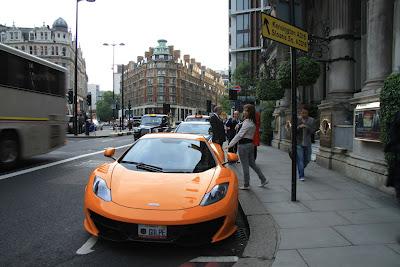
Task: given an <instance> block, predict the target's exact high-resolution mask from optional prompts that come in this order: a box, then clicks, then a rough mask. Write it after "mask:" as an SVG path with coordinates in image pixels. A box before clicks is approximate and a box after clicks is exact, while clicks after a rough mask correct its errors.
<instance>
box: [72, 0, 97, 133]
mask: <svg viewBox="0 0 400 267" xmlns="http://www.w3.org/2000/svg"><path fill="white" fill-rule="evenodd" d="M80 1H83V0H76V17H75V19H76V21H75V27H76V28H75V85H74V135H78V6H79V5H78V4H79V2H80ZM86 1H87V2H95V1H96V0H86Z"/></svg>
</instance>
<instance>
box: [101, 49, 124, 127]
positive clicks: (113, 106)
mask: <svg viewBox="0 0 400 267" xmlns="http://www.w3.org/2000/svg"><path fill="white" fill-rule="evenodd" d="M103 45H104V46H112V48H113V49H112V52H113V53H112V55H113V63H112V72H113V76H112V87H113V88H112V89H113V90H112V92H113V95H112V96H113V121H114V120H115V109H116V108H115V107H116V105H115V96H114V94H115V93H114V87H115V86H114V66H115V64H114V55H115V51H114V49H115V46H116V45H119V46H124V45H125V44H124V43H120V44H116V43H114V42H113V43H112V44H109V43H104V44H103Z"/></svg>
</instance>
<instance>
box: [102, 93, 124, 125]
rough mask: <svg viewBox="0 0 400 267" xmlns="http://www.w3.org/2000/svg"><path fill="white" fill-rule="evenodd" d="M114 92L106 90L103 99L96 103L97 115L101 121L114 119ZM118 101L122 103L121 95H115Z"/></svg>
mask: <svg viewBox="0 0 400 267" xmlns="http://www.w3.org/2000/svg"><path fill="white" fill-rule="evenodd" d="M112 95H113V93H112V92H111V91H106V92H104V93H103V96H102V100H100V101H97V103H96V113H97V117H98V118H99V120H101V121H111V120H112V119H113V110H112V107H113V99H112ZM114 98H115V101H116V103H120V96H119V95H117V94H116V95H114ZM115 116H117V111H115Z"/></svg>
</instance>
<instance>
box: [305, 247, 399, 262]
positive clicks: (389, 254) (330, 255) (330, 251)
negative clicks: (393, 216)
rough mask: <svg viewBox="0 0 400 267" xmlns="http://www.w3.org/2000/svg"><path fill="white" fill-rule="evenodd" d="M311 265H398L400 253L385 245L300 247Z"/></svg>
mask: <svg viewBox="0 0 400 267" xmlns="http://www.w3.org/2000/svg"><path fill="white" fill-rule="evenodd" d="M299 253H300V254H301V255H302V256H303V258H304V260H305V261H306V262H307V264H308V266H310V267H321V266H324V267H338V266H343V267H344V266H348V267H377V266H385V267H398V266H399V262H400V255H399V254H397V253H396V252H394V251H393V250H391V249H390V248H387V247H385V246H348V247H333V248H316V249H300V250H299Z"/></svg>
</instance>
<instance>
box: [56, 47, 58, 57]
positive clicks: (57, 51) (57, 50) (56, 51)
mask: <svg viewBox="0 0 400 267" xmlns="http://www.w3.org/2000/svg"><path fill="white" fill-rule="evenodd" d="M56 56H58V46H56Z"/></svg>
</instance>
